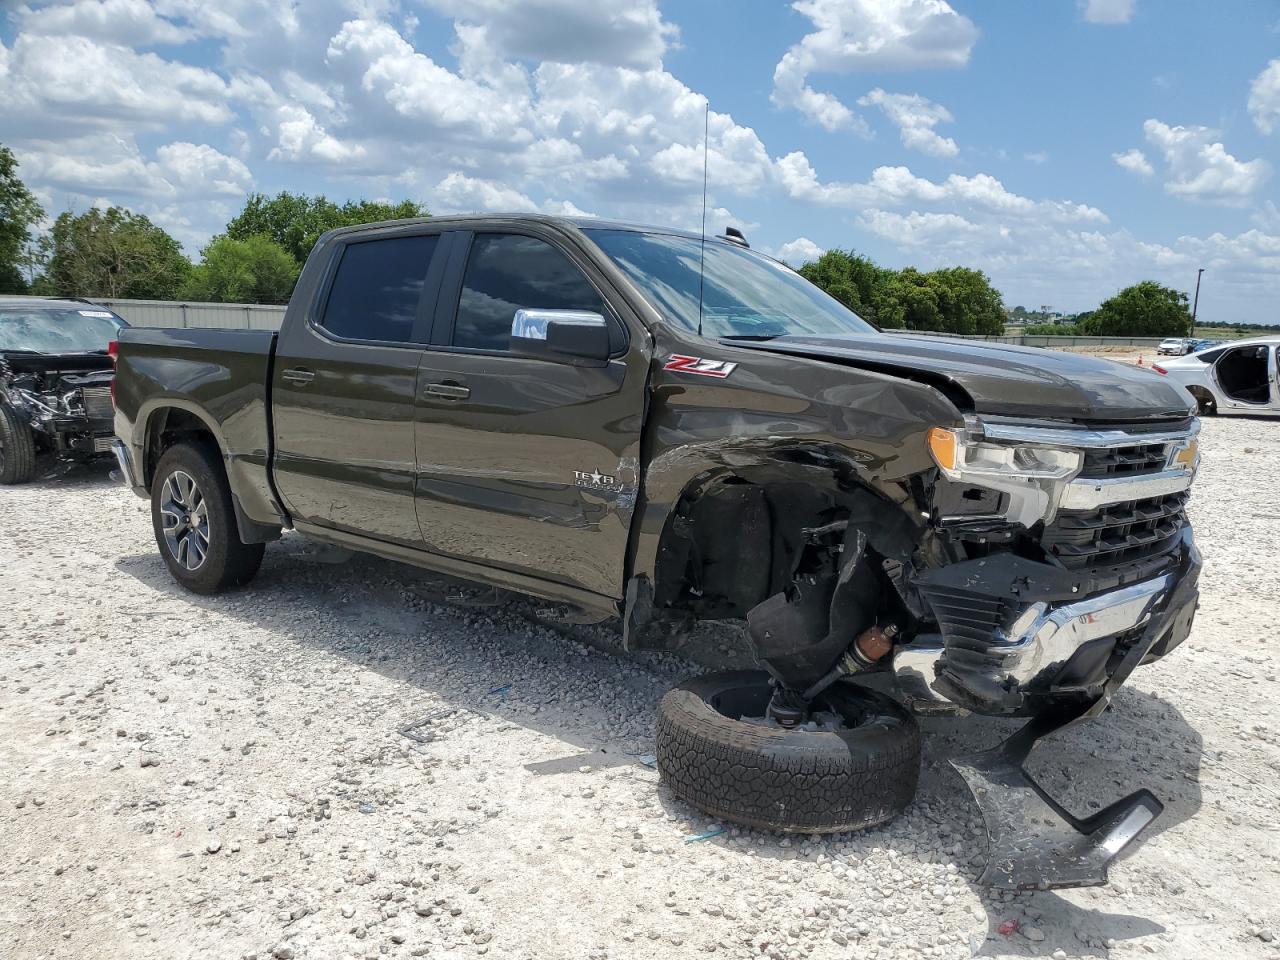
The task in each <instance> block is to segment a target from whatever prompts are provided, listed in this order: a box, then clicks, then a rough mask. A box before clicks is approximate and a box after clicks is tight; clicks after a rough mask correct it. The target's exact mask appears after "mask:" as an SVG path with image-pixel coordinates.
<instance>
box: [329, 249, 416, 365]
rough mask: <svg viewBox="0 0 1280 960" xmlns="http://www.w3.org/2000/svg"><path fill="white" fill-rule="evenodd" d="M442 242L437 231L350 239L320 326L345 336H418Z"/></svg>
mask: <svg viewBox="0 0 1280 960" xmlns="http://www.w3.org/2000/svg"><path fill="white" fill-rule="evenodd" d="M439 242H440V237H439V236H438V235H435V234H432V235H429V236H410V237H383V238H381V239H378V240H364V241H361V242H359V243H350V244H348V245H347V246H346V248H345V249H344V250H343V251H342V260H341V261H340V262H339V264H338V269H337V271H336V272H335V273H334V277H333V283H332V285H331V286H330V288H329V298H328V300H327V302H326V303H325V308H324V314H323V315H322V316H321V318H320V326H322V327H323V328H324V329H325V330H326V331H327V332H329V333H331V334H333V335H334V336H335V337H340V338H342V339H344V340H372V341H377V342H380V343H413V342H415V340H414V329H413V327H414V321H415V320H416V319H417V316H418V304H419V301H420V300H421V299H422V289H423V285H424V283H425V282H426V277H427V268H428V267H430V265H431V258H432V256H434V255H435V252H436V247H437V245H438V244H439Z"/></svg>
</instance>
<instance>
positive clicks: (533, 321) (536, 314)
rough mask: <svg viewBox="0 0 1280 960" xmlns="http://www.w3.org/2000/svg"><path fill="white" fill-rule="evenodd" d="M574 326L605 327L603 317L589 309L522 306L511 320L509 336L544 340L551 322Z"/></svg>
mask: <svg viewBox="0 0 1280 960" xmlns="http://www.w3.org/2000/svg"><path fill="white" fill-rule="evenodd" d="M553 322H554V323H563V324H566V325H572V326H575V327H599V328H601V329H604V328H606V326H607V324H606V323H605V319H604V317H603V316H601V315H600V314H598V313H592V312H591V311H589V310H536V309H529V308H525V307H522V308H520V309H519V310H517V311H516V313H515V316H514V317H513V318H512V320H511V336H513V337H520V338H521V339H523V340H546V339H547V327H548V326H549V325H550V324H551V323H553Z"/></svg>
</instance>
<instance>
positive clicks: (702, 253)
mask: <svg viewBox="0 0 1280 960" xmlns="http://www.w3.org/2000/svg"><path fill="white" fill-rule="evenodd" d="M703 109H704V113H703V116H702V243H701V246H700V248H699V250H698V336H702V286H703V277H704V276H705V275H706V266H707V147H708V143H709V141H710V139H711V100H710V99H708V100H707V101H706V103H705V104H703Z"/></svg>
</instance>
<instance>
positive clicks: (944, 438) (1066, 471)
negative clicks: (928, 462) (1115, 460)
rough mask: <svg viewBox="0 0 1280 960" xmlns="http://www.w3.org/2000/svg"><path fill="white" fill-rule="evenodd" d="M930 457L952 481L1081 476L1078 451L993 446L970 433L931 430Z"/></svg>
mask: <svg viewBox="0 0 1280 960" xmlns="http://www.w3.org/2000/svg"><path fill="white" fill-rule="evenodd" d="M928 441H929V453H930V454H931V455H932V456H933V460H934V462H935V463H936V464H937V465H938V466H939V468H941V470H942V472H943V473H944V474H946V475H947V476H948V477H949V478H950V479H952V480H959V479H962V478H964V477H1025V478H1027V479H1040V480H1069V479H1071V478H1072V477H1074V476H1075V475H1076V474H1077V473H1079V472H1080V464H1081V462H1082V457H1081V454H1080V452H1079V451H1078V450H1067V449H1064V448H1061V447H1049V446H1039V445H1035V444H1026V443H993V442H991V441H988V440H982V439H980V438H976V437H974V436H972V435H971V434H970V432H969V431H967V430H952V429H948V428H946V427H931V428H930V429H929V436H928Z"/></svg>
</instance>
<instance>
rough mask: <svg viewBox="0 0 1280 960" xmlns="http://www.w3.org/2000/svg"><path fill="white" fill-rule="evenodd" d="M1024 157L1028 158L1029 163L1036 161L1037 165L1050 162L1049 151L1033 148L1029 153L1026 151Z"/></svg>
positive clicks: (1024, 158)
mask: <svg viewBox="0 0 1280 960" xmlns="http://www.w3.org/2000/svg"><path fill="white" fill-rule="evenodd" d="M1022 159H1023V160H1026V161H1027V162H1028V163H1034V164H1035V165H1036V166H1037V167H1039V166H1043V165H1044V164H1046V163H1048V162H1049V151H1047V150H1032V151H1030V152H1028V153H1024V154H1023V155H1022Z"/></svg>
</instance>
